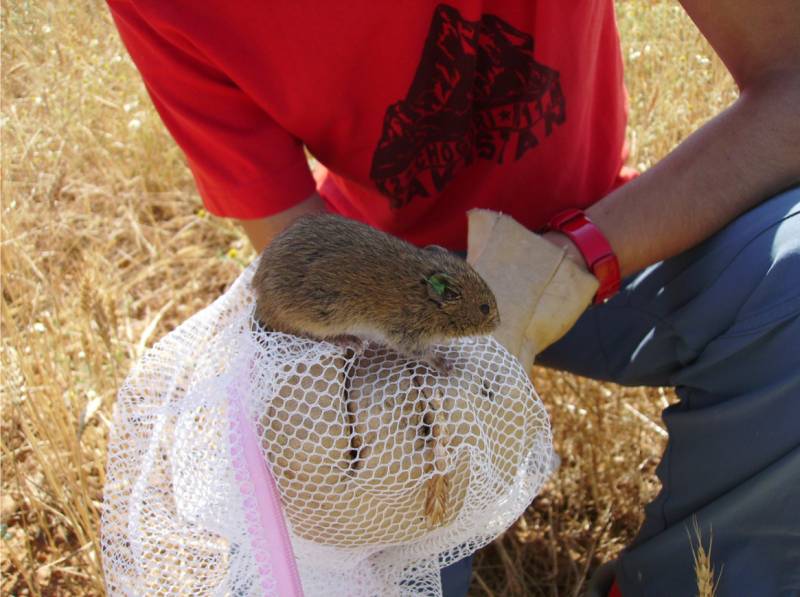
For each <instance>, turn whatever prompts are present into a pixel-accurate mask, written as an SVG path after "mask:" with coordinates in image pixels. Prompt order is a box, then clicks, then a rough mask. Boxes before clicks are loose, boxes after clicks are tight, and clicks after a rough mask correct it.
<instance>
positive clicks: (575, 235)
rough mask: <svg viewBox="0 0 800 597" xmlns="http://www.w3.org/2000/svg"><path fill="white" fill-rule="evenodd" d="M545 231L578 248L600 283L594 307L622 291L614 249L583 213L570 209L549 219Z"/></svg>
mask: <svg viewBox="0 0 800 597" xmlns="http://www.w3.org/2000/svg"><path fill="white" fill-rule="evenodd" d="M546 230H554V231H557V232H560V233H562V234H566V235H567V236H568V237H569V239H570V240H571V241H572V242H573V243H574V244H575V246H576V247H578V250H579V251H580V252H581V255H583V260H584V261H585V262H586V265H587V266H588V268H589V270H591V272H592V273H593V274H594V275H595V277H596V278H597V280H598V281H599V282H600V287H599V288H598V289H597V294H595V295H594V304H598V303H603V302H605V301H607V300H608V299H610V298H611V297H612V296H614V295H615V294H616V293H617V291H618V290H619V283H620V279H619V262H618V261H617V256H616V255H614V251H613V250H612V248H611V245H610V244H609V243H608V241H607V240H606V237H605V236H603V233H602V232H600V229H599V228H598V227H597V226H595V225H594V224H593V223H592V221H591V220H590V219H589V218H588V217H587V216H586V214H585V213H583V212H582V211H581V210H580V209H567V210H565V211H562V212H560V213H557V214H556V215H555V216H553V217H552V218H551V219H550V222H548V224H547V229H546Z"/></svg>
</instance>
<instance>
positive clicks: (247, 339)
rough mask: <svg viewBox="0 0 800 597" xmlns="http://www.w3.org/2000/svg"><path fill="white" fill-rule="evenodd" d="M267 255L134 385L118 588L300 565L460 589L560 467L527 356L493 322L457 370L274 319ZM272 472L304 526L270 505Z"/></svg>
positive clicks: (469, 342)
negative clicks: (269, 325)
mask: <svg viewBox="0 0 800 597" xmlns="http://www.w3.org/2000/svg"><path fill="white" fill-rule="evenodd" d="M254 267H255V265H252V266H251V267H250V268H248V269H247V270H246V271H245V272H244V273H243V274H242V275H241V276H240V277H239V279H238V280H237V281H236V282H235V283H234V285H233V286H232V287H231V288H230V290H228V291H227V292H226V293H225V294H224V295H223V296H222V297H220V298H219V299H218V300H217V301H216V302H214V304H212V305H211V306H210V307H208V308H207V309H205V310H203V311H201V312H200V313H198V314H197V315H195V316H194V317H192V318H191V319H189V320H188V321H186V322H185V323H184V324H182V325H181V326H180V327H178V328H177V329H176V330H174V331H173V332H172V333H170V334H169V335H167V336H166V337H165V338H164V339H163V340H161V341H160V342H159V343H158V344H157V345H156V346H155V347H154V348H153V349H151V350H150V351H148V352H147V354H146V355H145V356H144V357H143V358H142V359H141V361H140V362H139V363H138V364H137V366H136V367H135V369H134V371H133V372H132V373H131V375H130V377H129V378H128V379H127V380H126V382H125V384H124V385H123V387H122V389H121V390H120V393H119V399H118V402H117V405H116V410H115V416H114V429H113V434H112V439H111V442H110V446H109V460H108V469H107V481H106V488H105V505H104V509H103V520H102V545H103V555H104V566H105V572H106V582H107V586H108V589H109V592H110V593H111V594H131V595H192V596H195V595H237V596H238V595H278V594H287V593H286V590H285V588H282V587H284V586H285V585H283V584H282V583H284V582H285V578H284V577H283V575H284V572H285V566H284V564H285V563H286V562H287V561H288V562H289V566H290V567H293V566H294V565H295V562H296V566H297V570H298V571H299V578H300V580H301V582H302V589H303V592H304V593H305V594H306V595H359V596H363V595H381V596H384V595H426V596H427V595H440V594H441V587H440V581H439V570H440V568H442V567H444V566H446V565H448V564H450V563H452V562H455V561H457V560H459V559H461V558H463V557H465V556H467V555H469V554H471V553H472V552H474V551H475V550H476V549H478V548H479V547H481V546H483V545H485V544H486V543H488V542H490V541H491V540H492V539H493V538H495V537H496V536H497V535H499V534H500V533H501V532H503V531H504V530H505V529H506V528H508V527H509V526H510V525H511V524H512V523H513V522H514V520H515V519H516V518H517V517H518V516H519V515H520V514H521V513H522V511H523V510H524V509H525V507H526V506H527V505H528V504H529V503H530V502H531V500H532V499H533V497H534V496H535V495H536V493H537V491H538V490H539V488H540V487H541V484H542V483H543V482H544V480H545V478H546V476H547V474H548V473H549V469H550V458H551V436H550V429H549V425H548V420H547V415H546V413H545V409H544V407H543V406H542V404H541V402H540V401H539V399H538V397H537V396H536V394H535V392H534V389H533V387H532V386H531V384H530V382H529V380H528V378H527V376H526V375H525V372H524V371H523V370H522V368H521V367H520V365H519V363H518V362H517V361H516V359H514V358H513V357H512V356H510V355H509V354H508V353H507V352H506V351H505V350H504V349H503V348H502V347H501V346H500V345H499V344H498V343H497V342H496V341H494V340H493V339H491V338H488V337H486V338H466V339H462V340H459V341H454V342H452V343H450V344H448V345H443V346H439V347H437V349H436V350H437V351H438V352H439V353H440V354H442V355H443V356H445V357H446V359H447V360H448V361H449V362H450V363H452V364H453V369H452V372H451V373H450V374H448V375H442V374H441V373H439V372H438V371H436V370H435V369H433V368H432V367H430V366H428V365H427V364H425V363H420V362H412V361H408V360H407V359H406V358H405V357H403V356H401V355H398V354H396V353H394V352H392V351H390V350H388V349H386V348H384V347H382V346H379V345H376V344H374V343H366V344H365V345H364V348H363V350H361V351H360V352H359V353H357V354H355V353H354V351H353V350H352V349H346V348H343V347H341V346H337V345H335V344H330V343H327V342H317V341H312V340H308V339H302V338H298V337H294V336H289V335H285V334H281V333H275V332H266V331H263V330H262V329H260V328H259V326H258V325H256V324H255V323H254V321H253V319H252V313H253V302H254V297H253V295H252V290H251V288H250V279H251V277H252V274H253V271H254ZM253 454H255V457H254V456H253ZM256 461H257V462H258V463H260V464H254V462H256ZM265 464H266V466H265ZM259 466H260V467H261V468H262V469H263V471H264V473H265V474H263V475H262V476H261V477H263V478H261V477H259V474H258V471H257V470H256V469H257V468H258V467H259ZM268 470H269V471H271V473H272V474H271V477H270V475H269V474H267V473H266V471H268ZM264 479H267V481H264ZM265 483H268V484H269V487H274V486H277V490H278V492H277V493H279V495H280V504H282V507H283V516H282V518H281V520H282V521H283V522H285V528H287V529H288V534H282V533H281V531H282V530H283V529H284V525H283V524H275V521H274V520H272V519H270V518H269V517H268V516H267V515H266V514H265V511H266V510H268V507H269V503H267V502H265V501H264V495H266V494H267V492H266V490H265V491H262V492H259V487H261V488H267V489H269V487H268V485H267V484H265ZM276 503H277V501H276ZM291 550H293V553H294V557H292V551H291Z"/></svg>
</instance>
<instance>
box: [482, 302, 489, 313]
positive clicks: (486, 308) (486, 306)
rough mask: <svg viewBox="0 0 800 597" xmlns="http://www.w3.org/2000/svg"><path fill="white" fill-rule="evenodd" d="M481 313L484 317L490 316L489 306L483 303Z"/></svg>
mask: <svg viewBox="0 0 800 597" xmlns="http://www.w3.org/2000/svg"><path fill="white" fill-rule="evenodd" d="M481 313H483V314H484V315H489V305H487V304H486V303H483V304H482V305H481Z"/></svg>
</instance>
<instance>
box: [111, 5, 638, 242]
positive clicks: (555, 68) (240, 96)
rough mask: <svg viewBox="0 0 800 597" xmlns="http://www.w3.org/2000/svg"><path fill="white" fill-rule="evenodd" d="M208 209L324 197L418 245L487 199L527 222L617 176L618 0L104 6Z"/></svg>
mask: <svg viewBox="0 0 800 597" xmlns="http://www.w3.org/2000/svg"><path fill="white" fill-rule="evenodd" d="M109 5H110V7H111V10H112V13H113V16H114V19H115V21H116V23H117V26H118V28H119V31H120V33H121V36H122V39H123V40H124V42H125V44H126V46H127V47H128V50H129V51H130V54H131V56H132V57H133V59H134V61H135V62H136V64H137V66H138V68H139V70H140V71H141V73H142V76H143V78H144V81H145V83H146V85H147V88H148V91H149V92H150V95H151V97H152V99H153V102H154V103H155V105H156V108H157V109H158V111H159V113H160V114H161V117H162V118H163V120H164V122H165V124H166V126H167V127H168V129H169V130H170V132H171V133H172V135H173V136H174V137H175V140H176V141H177V142H178V144H179V145H180V146H181V148H182V149H183V150H184V152H185V153H186V156H187V158H188V161H189V165H190V167H191V169H192V171H193V173H194V176H195V178H196V180H197V185H198V188H199V190H200V194H201V195H202V197H203V200H204V201H205V204H206V206H207V208H208V210H209V211H210V212H212V213H214V214H217V215H221V216H229V217H236V218H241V219H249V218H259V217H264V216H267V215H270V214H273V213H276V212H279V211H282V210H284V209H287V208H289V207H291V206H292V205H294V204H296V203H298V202H300V201H302V200H303V199H305V198H306V197H308V196H309V195H311V194H312V193H313V192H314V189H315V181H314V179H313V177H312V175H311V173H310V171H309V168H308V166H307V159H306V155H305V153H304V151H303V146H304V145H305V146H306V147H307V148H308V150H309V151H310V153H311V154H313V155H314V157H316V158H317V160H318V161H319V162H320V163H321V164H323V165H324V166H325V168H326V170H325V171H324V174H323V176H322V177H321V181H320V192H321V194H322V195H323V197H324V198H325V199H326V201H327V202H328V203H329V205H330V207H331V209H333V210H335V211H337V212H339V213H342V214H344V215H346V216H349V217H352V218H356V219H358V220H361V221H364V222H367V223H369V224H372V225H374V226H376V227H378V228H381V229H383V230H386V231H388V232H391V233H393V234H396V235H398V236H400V237H402V238H406V239H408V240H410V241H412V242H414V243H417V244H429V243H435V244H439V245H444V246H447V247H450V248H453V249H463V248H464V247H465V244H466V232H467V226H466V223H467V220H466V216H465V212H466V211H467V210H468V209H470V208H472V207H485V208H490V209H494V210H498V211H502V212H504V213H508V214H510V215H512V216H514V217H515V218H516V219H517V220H519V221H520V222H521V223H523V224H524V225H526V226H528V227H529V228H531V229H536V228H539V227H541V226H542V225H543V224H544V223H545V222H546V221H547V219H548V218H549V216H551V215H552V214H554V213H555V212H557V211H559V210H561V209H564V208H567V207H587V206H588V205H590V204H592V203H593V202H595V201H597V200H598V199H600V198H601V197H602V196H603V195H605V194H606V193H608V192H609V191H610V190H611V189H612V188H613V187H614V186H615V185H616V184H617V183H618V182H619V179H618V176H619V173H620V169H621V166H622V162H623V151H624V150H623V145H624V129H625V120H626V95H625V89H624V85H623V80H622V62H621V57H620V48H619V39H618V33H617V28H616V23H615V19H614V9H613V0H583V1H582V2H573V1H565V0H509V1H505V2H500V1H497V2H480V1H460V0H452V1H451V2H450V3H448V4H437V3H434V2H426V1H415V2H391V3H389V2H376V1H375V0H353V1H349V2H307V1H304V0H292V1H290V2H264V1H257V0H234V1H230V0H224V1H223V0H203V1H201V2H189V1H184V0H169V1H168V2H165V1H164V0H130V1H126V0H109Z"/></svg>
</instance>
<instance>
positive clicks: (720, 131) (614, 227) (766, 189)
mask: <svg viewBox="0 0 800 597" xmlns="http://www.w3.org/2000/svg"><path fill="white" fill-rule="evenodd" d="M682 4H683V5H684V7H685V9H686V10H687V12H688V13H689V15H690V16H691V17H692V19H693V20H694V21H695V23H696V24H697V25H698V27H699V28H700V30H701V32H702V33H703V34H704V35H705V37H706V38H707V39H708V40H709V41H710V43H711V44H712V46H713V47H714V49H715V51H716V52H717V53H718V54H719V56H720V57H721V59H722V60H723V62H724V63H725V65H726V66H727V68H728V70H729V71H730V72H731V74H732V75H733V77H734V79H735V80H736V83H737V85H738V86H739V89H740V91H741V94H740V97H739V99H738V100H737V101H736V102H735V103H734V104H733V105H731V106H730V107H729V108H727V109H726V110H724V111H723V112H722V113H721V114H719V115H718V116H717V117H716V118H714V119H713V120H711V121H710V122H708V123H707V124H706V125H704V126H703V127H701V128H700V129H699V130H697V131H695V132H694V133H693V134H692V135H690V136H689V137H688V138H687V139H686V140H685V141H684V142H683V143H681V144H680V145H679V146H678V147H677V148H675V150H673V151H672V152H671V153H670V154H669V155H668V156H667V157H666V158H664V159H663V160H662V161H661V162H659V163H658V164H657V165H656V166H655V167H653V168H652V169H651V170H648V171H647V172H645V173H644V174H643V175H642V176H640V177H639V178H638V179H636V180H634V181H632V182H631V183H629V184H627V185H625V186H623V187H622V188H620V189H618V190H617V191H615V192H614V193H612V194H610V195H608V196H607V197H605V198H604V199H603V200H601V201H599V202H598V203H596V204H595V205H594V206H592V207H591V208H590V209H588V210H587V213H588V215H589V217H590V218H591V219H592V220H593V221H594V222H595V223H596V224H597V225H598V227H599V228H600V229H601V230H602V231H603V232H604V233H605V235H606V237H607V238H608V239H609V242H610V243H611V245H612V247H613V248H614V250H615V252H616V253H617V256H618V258H619V261H620V267H621V268H622V275H623V276H624V275H627V274H630V273H632V272H634V271H637V270H639V269H641V268H643V267H646V266H647V265H650V264H652V263H655V262H657V261H660V260H662V259H665V258H668V257H671V256H673V255H676V254H678V253H680V252H682V251H684V250H686V249H688V248H690V247H692V246H694V245H696V244H698V243H699V242H701V241H702V240H704V239H706V238H707V237H709V236H710V235H712V234H713V233H714V232H716V231H717V230H719V229H720V228H722V227H723V226H725V225H726V224H727V223H728V222H730V221H731V220H733V219H734V218H736V217H737V216H738V215H740V214H741V213H743V212H745V211H747V210H748V209H750V208H752V207H754V206H755V205H757V204H758V203H760V202H761V201H763V200H765V199H767V198H768V197H770V196H772V195H774V194H775V193H777V192H778V191H780V190H782V189H784V188H787V187H789V186H792V185H794V184H798V182H800V10H798V8H797V2H796V0H773V1H771V2H756V1H754V0H682ZM548 238H550V239H551V240H553V241H555V242H558V243H559V244H562V245H565V244H567V243H568V241H566V240H565V237H562V236H561V235H557V234H550V235H548ZM569 249H570V251H572V250H573V249H574V247H571V246H570V247H569Z"/></svg>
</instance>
